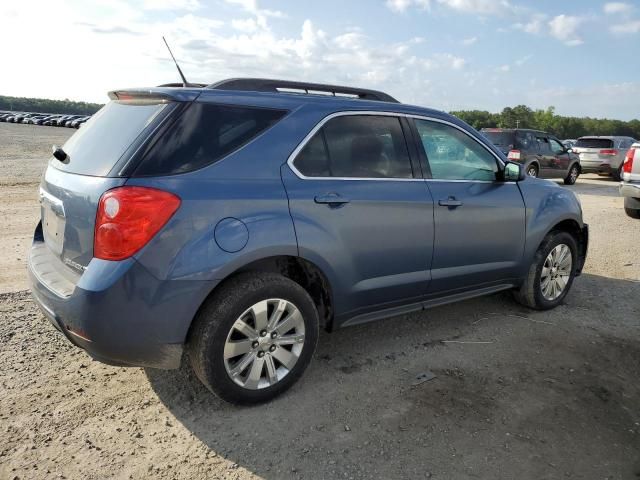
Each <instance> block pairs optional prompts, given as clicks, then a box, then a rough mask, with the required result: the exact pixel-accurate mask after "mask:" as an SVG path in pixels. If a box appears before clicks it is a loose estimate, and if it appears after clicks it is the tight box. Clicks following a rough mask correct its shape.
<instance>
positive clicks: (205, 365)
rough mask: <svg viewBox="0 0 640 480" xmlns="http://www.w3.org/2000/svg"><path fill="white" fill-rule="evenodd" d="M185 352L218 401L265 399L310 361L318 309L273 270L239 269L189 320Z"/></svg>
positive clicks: (292, 379) (285, 386)
mask: <svg viewBox="0 0 640 480" xmlns="http://www.w3.org/2000/svg"><path fill="white" fill-rule="evenodd" d="M194 322H195V323H194V326H193V328H192V331H191V333H190V335H189V342H188V346H187V349H188V353H189V359H190V361H191V365H192V367H193V370H194V372H195V373H196V376H197V377H198V378H199V379H200V381H202V383H203V384H204V385H205V386H206V387H207V388H208V389H209V390H211V391H212V392H213V393H215V394H216V395H218V396H219V397H220V398H222V399H223V400H226V401H228V402H231V403H238V404H251V403H260V402H266V401H268V400H271V399H272V398H274V397H276V396H277V395H279V394H281V393H282V392H284V391H285V390H287V389H288V388H289V387H291V386H292V385H293V384H294V383H295V382H296V381H297V380H298V379H299V378H300V377H301V376H302V374H303V373H304V371H305V369H306V368H307V366H308V365H309V363H310V362H311V358H312V356H313V353H314V350H315V348H316V344H317V341H318V323H319V322H318V313H317V310H316V308H315V305H314V303H313V300H312V299H311V297H310V296H309V294H308V293H307V292H306V291H305V290H304V289H303V288H302V287H301V286H300V285H298V284H297V283H295V282H294V281H292V280H290V279H288V278H286V277H284V276H282V275H277V274H273V273H265V272H253V273H244V274H240V275H238V276H236V277H234V278H232V279H230V280H229V281H227V282H226V283H225V284H224V285H222V286H221V287H220V288H219V289H218V290H217V291H216V292H214V294H213V295H212V297H211V298H210V299H209V300H208V301H207V303H206V304H205V305H204V307H203V308H202V309H201V311H200V312H199V313H198V315H197V317H196V319H195V320H194Z"/></svg>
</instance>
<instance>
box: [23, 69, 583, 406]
mask: <svg viewBox="0 0 640 480" xmlns="http://www.w3.org/2000/svg"><path fill="white" fill-rule="evenodd" d="M110 98H111V101H110V102H109V103H108V104H107V105H106V106H105V107H104V108H102V110H100V111H99V112H98V113H97V114H95V115H94V116H93V117H92V118H91V119H90V120H89V121H88V122H87V123H86V125H85V126H84V127H83V128H82V129H81V130H79V131H78V133H76V134H75V135H73V137H71V138H70V139H69V141H68V142H67V143H66V144H65V145H64V146H62V147H61V148H60V147H54V152H53V156H52V157H51V159H50V160H49V164H48V167H47V169H46V172H45V174H44V176H43V179H42V183H41V185H40V201H41V210H42V212H41V213H42V217H41V221H40V223H39V224H38V226H37V228H36V231H35V234H34V239H33V245H32V247H31V253H30V256H29V262H28V264H29V274H30V279H31V285H32V287H31V288H32V292H33V295H34V297H35V299H36V301H37V303H38V304H39V305H40V307H41V308H42V310H43V312H44V313H45V315H46V316H47V317H48V318H49V319H50V320H51V322H52V323H53V324H54V325H55V326H56V327H57V328H58V329H59V330H60V331H61V332H62V333H63V334H64V335H65V336H66V337H67V338H68V339H69V341H71V342H72V343H73V344H75V345H77V346H79V347H81V348H83V349H84V350H86V351H87V352H88V353H89V354H90V355H91V356H92V357H93V358H95V359H97V360H100V361H102V362H105V363H108V364H115V365H131V366H146V367H156V368H165V369H169V368H177V367H178V366H179V365H180V362H181V359H182V357H183V354H184V353H186V354H187V356H188V358H189V360H190V362H191V364H192V366H193V368H194V371H195V372H196V374H197V376H198V377H199V378H200V380H202V382H203V383H204V384H205V385H206V386H207V387H208V388H209V389H210V390H211V391H213V392H215V393H216V394H218V395H219V396H220V397H222V398H223V399H225V400H228V401H231V402H236V403H255V402H261V401H265V400H268V399H270V398H272V397H274V396H275V395H278V394H279V393H281V392H283V391H284V390H286V389H287V388H289V387H290V386H291V385H292V384H293V383H294V382H295V381H296V380H297V379H298V378H299V377H300V376H301V375H302V373H303V372H304V370H305V368H306V367H307V366H308V364H309V362H310V361H311V358H312V355H313V352H314V349H315V348H316V343H317V341H318V331H319V328H320V327H322V328H325V329H327V330H334V329H337V328H340V327H344V326H347V325H355V324H359V323H363V322H369V321H372V320H378V319H381V318H386V317H393V316H396V315H400V314H406V313H408V312H413V311H419V310H423V309H426V308H429V307H433V306H436V305H442V304H445V303H449V302H454V301H458V300H463V299H468V298H471V297H476V296H479V295H486V294H491V293H494V292H498V291H501V290H512V291H513V292H514V294H515V298H516V299H517V300H518V301H519V302H521V303H522V304H524V305H526V306H528V307H531V308H535V309H549V308H553V307H555V306H556V305H558V304H559V303H560V302H562V301H563V299H564V297H565V296H566V295H567V293H568V292H569V289H570V288H571V284H572V282H573V279H574V278H575V276H577V275H579V273H580V271H581V269H582V266H583V265H584V261H585V257H586V252H587V243H588V229H587V225H585V224H584V223H583V220H582V211H581V207H580V203H579V202H578V200H577V198H576V196H575V195H574V194H573V193H572V192H571V191H569V190H567V189H565V188H563V187H561V186H559V185H557V184H555V183H552V182H550V181H546V180H540V179H534V178H530V177H527V176H526V175H525V173H524V171H523V168H522V166H521V165H519V164H517V163H511V162H509V161H508V160H507V159H506V158H505V157H504V155H503V154H502V153H501V152H500V151H499V150H498V149H497V148H496V147H494V146H493V145H492V144H491V143H490V142H489V141H488V140H487V139H486V138H485V137H484V136H483V135H481V134H479V133H478V132H477V131H475V130H474V129H473V128H471V127H469V126H468V125H467V124H465V123H464V122H462V121H460V120H458V119H456V118H454V117H452V116H451V115H448V114H446V113H443V112H440V111H436V110H430V109H426V108H420V107H415V106H409V105H403V104H401V103H398V102H397V101H396V100H394V99H393V98H392V97H390V96H389V95H387V94H385V93H382V92H376V91H372V90H363V89H355V88H346V87H336V86H331V85H321V84H307V83H299V82H286V81H276V80H264V79H232V80H226V81H223V82H220V83H217V84H214V85H210V86H205V85H189V86H188V87H179V86H161V87H156V88H150V89H132V90H121V91H114V92H111V93H110Z"/></svg>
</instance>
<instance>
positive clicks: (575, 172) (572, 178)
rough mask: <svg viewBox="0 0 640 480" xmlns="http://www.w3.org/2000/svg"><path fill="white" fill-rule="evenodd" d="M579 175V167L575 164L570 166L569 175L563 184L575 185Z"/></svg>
mask: <svg viewBox="0 0 640 480" xmlns="http://www.w3.org/2000/svg"><path fill="white" fill-rule="evenodd" d="M579 175H580V167H579V166H578V164H577V163H574V164H573V165H571V168H570V169H569V174H568V175H567V176H566V178H565V179H564V184H565V185H573V184H574V183H576V180H578V176H579Z"/></svg>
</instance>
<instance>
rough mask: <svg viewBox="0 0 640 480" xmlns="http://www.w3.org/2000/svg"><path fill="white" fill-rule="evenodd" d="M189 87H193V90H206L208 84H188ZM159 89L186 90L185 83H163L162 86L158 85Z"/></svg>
mask: <svg viewBox="0 0 640 480" xmlns="http://www.w3.org/2000/svg"><path fill="white" fill-rule="evenodd" d="M186 86H187V88H188V87H192V88H204V87H206V86H207V84H206V83H188V84H187V85H186ZM158 87H180V88H185V85H184V84H183V83H163V84H162V85H158Z"/></svg>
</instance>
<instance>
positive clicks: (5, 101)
mask: <svg viewBox="0 0 640 480" xmlns="http://www.w3.org/2000/svg"><path fill="white" fill-rule="evenodd" d="M100 108H102V105H101V104H99V103H89V102H74V101H72V100H68V99H65V100H50V99H48V98H25V97H7V96H4V95H0V110H10V111H15V112H34V113H36V112H37V113H66V114H70V115H71V114H77V115H91V114H94V113H96V112H97V111H98V110H99V109H100Z"/></svg>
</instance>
